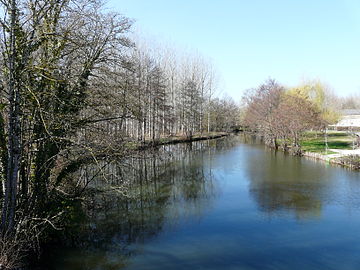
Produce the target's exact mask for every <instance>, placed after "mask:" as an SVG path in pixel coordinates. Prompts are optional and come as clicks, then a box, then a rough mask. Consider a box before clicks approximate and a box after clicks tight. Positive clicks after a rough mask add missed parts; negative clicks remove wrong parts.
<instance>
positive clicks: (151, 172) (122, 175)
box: [43, 136, 360, 270]
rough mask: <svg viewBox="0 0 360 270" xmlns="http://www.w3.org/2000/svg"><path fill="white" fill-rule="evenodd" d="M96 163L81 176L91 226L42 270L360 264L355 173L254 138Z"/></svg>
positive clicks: (352, 266) (335, 266)
mask: <svg viewBox="0 0 360 270" xmlns="http://www.w3.org/2000/svg"><path fill="white" fill-rule="evenodd" d="M124 163H125V166H124ZM98 165H101V166H88V167H86V168H83V169H82V171H81V172H80V173H79V176H80V178H79V183H81V184H82V185H84V186H85V185H87V186H88V187H89V188H90V189H89V190H90V193H89V194H88V197H87V200H86V201H85V202H84V208H83V209H84V213H85V214H86V216H87V219H86V220H87V222H84V223H81V224H75V226H74V227H76V228H79V227H80V228H81V229H80V230H77V231H76V234H74V235H73V242H72V245H70V246H71V247H68V248H65V247H59V248H58V249H57V251H53V250H52V251H51V252H49V253H50V254H49V256H48V263H47V264H46V267H44V268H43V269H59V270H60V269H61V270H63V269H69V270H87V269H89V270H90V269H109V270H110V269H128V270H129V269H134V270H135V269H136V270H139V269H146V270H149V269H154V270H159V269H172V270H180V269H181V270H183V269H213V270H215V269H261V270H263V269H299V270H300V269H358V268H357V266H358V265H360V259H358V256H357V254H358V253H359V252H360V245H359V244H358V243H359V242H360V238H359V236H358V235H360V181H359V180H360V178H359V174H358V173H356V172H351V171H347V170H344V169H342V168H337V167H330V166H329V165H326V164H324V163H316V162H314V161H311V160H306V159H304V158H298V157H292V156H288V155H286V154H283V153H281V152H273V151H270V150H268V149H266V148H265V147H264V146H263V145H262V144H261V142H260V141H259V140H257V139H256V138H254V137H249V136H241V137H231V138H227V139H222V140H213V141H207V142H197V143H193V144H179V145H175V146H166V147H163V148H161V149H160V150H159V152H157V153H155V152H148V153H146V154H144V155H142V156H138V157H134V158H131V159H128V160H126V161H122V162H121V163H120V164H119V163H117V162H110V163H105V162H104V164H98ZM99 167H100V168H102V169H101V170H99ZM105 179H106V180H105ZM124 187H126V189H124ZM80 225H81V226H80ZM337 257H338V258H346V259H344V260H334V258H337ZM344 261H346V263H345V264H344Z"/></svg>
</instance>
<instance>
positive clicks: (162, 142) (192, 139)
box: [128, 132, 233, 150]
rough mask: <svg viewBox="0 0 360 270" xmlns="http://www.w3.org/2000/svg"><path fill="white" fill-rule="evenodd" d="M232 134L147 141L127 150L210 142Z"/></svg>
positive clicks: (199, 135)
mask: <svg viewBox="0 0 360 270" xmlns="http://www.w3.org/2000/svg"><path fill="white" fill-rule="evenodd" d="M231 134H233V133H232V132H209V133H208V132H205V133H199V134H194V135H193V136H180V135H179V136H170V137H164V138H160V139H157V140H154V141H153V140H148V141H145V142H130V143H129V145H128V146H129V148H132V149H136V150H145V149H147V148H151V147H157V146H162V145H170V144H178V143H189V142H196V141H204V140H212V139H219V138H223V137H227V136H230V135H231Z"/></svg>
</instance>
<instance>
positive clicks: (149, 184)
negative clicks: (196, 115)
mask: <svg viewBox="0 0 360 270" xmlns="http://www.w3.org/2000/svg"><path fill="white" fill-rule="evenodd" d="M235 140H236V139H234V140H231V139H230V140H229V139H226V140H210V141H204V142H194V143H190V144H177V145H171V146H163V147H161V148H160V149H158V151H152V152H151V151H149V152H146V153H143V154H141V155H139V156H136V157H132V158H129V159H126V160H122V161H112V162H107V163H106V162H105V161H103V162H101V163H100V164H97V165H96V166H94V165H92V166H86V167H84V168H82V169H81V171H80V172H79V175H78V177H79V183H81V184H82V185H84V186H87V189H88V190H89V192H87V196H86V199H85V201H84V202H83V211H84V214H85V215H86V217H87V218H86V221H85V222H81V223H80V224H79V223H77V224H74V228H77V229H76V236H75V235H73V239H72V240H73V241H72V247H69V248H67V249H62V250H61V253H65V255H64V254H61V255H60V256H59V254H54V253H53V256H55V258H53V259H55V260H56V258H57V257H60V258H61V257H62V258H64V257H65V258H67V260H68V262H67V263H65V264H64V263H60V264H58V267H59V268H55V269H121V268H122V267H124V266H125V265H126V264H127V260H128V258H129V257H131V256H132V255H135V254H136V253H137V252H139V251H138V250H136V248H134V247H135V246H136V244H141V243H144V242H146V241H150V240H151V239H152V238H154V237H155V236H157V235H158V234H159V233H161V232H166V231H169V230H176V228H177V226H180V225H181V223H183V222H187V220H190V219H191V220H194V219H201V217H202V216H203V214H204V213H205V212H206V211H207V209H209V208H210V207H211V202H212V200H213V199H214V198H215V196H216V195H217V190H218V189H217V188H216V186H215V185H216V181H214V176H213V174H212V170H211V159H212V153H213V152H214V151H215V152H216V151H218V150H219V149H223V148H230V147H232V145H233V144H234V143H235ZM205 163H207V164H208V166H204V164H205ZM78 228H80V230H79V229H78ZM52 265H56V264H54V263H52ZM59 265H60V266H59Z"/></svg>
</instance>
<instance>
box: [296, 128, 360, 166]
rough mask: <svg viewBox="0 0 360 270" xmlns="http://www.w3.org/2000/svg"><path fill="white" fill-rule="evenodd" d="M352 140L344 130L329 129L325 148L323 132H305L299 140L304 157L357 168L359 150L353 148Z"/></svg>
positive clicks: (359, 163)
mask: <svg viewBox="0 0 360 270" xmlns="http://www.w3.org/2000/svg"><path fill="white" fill-rule="evenodd" d="M353 140H354V137H353V136H352V135H351V134H349V133H347V132H345V131H329V132H328V134H327V141H328V149H326V144H325V138H324V134H323V133H316V132H307V133H306V134H305V135H304V137H303V139H302V141H301V148H302V150H303V154H304V156H306V157H310V158H314V159H318V160H323V161H326V162H328V163H331V164H337V165H341V166H345V167H348V168H350V169H354V170H359V169H360V155H359V154H358V153H359V150H353Z"/></svg>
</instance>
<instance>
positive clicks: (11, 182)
mask: <svg viewBox="0 0 360 270" xmlns="http://www.w3.org/2000/svg"><path fill="white" fill-rule="evenodd" d="M0 7H1V13H0V14H1V19H0V24H1V30H0V31H1V35H0V36H1V39H0V53H1V58H0V65H1V72H0V90H1V104H0V105H1V106H0V109H1V114H0V152H1V153H0V182H1V184H2V185H1V189H0V200H1V223H0V245H1V246H0V264H1V265H2V266H1V267H7V268H10V267H15V266H16V263H17V262H18V260H19V257H20V256H21V254H23V251H24V250H23V248H24V247H28V246H29V244H34V243H36V242H37V241H38V239H39V236H40V235H41V233H42V232H43V231H44V230H46V229H47V228H48V227H53V228H56V226H57V222H58V221H59V220H60V219H61V218H64V216H66V213H64V211H63V210H64V209H63V208H62V207H61V205H62V203H63V201H64V200H65V199H69V198H75V197H76V196H78V195H79V194H78V192H77V188H76V187H77V186H76V183H72V184H70V185H69V181H68V180H69V179H68V176H69V175H70V174H71V173H73V172H74V171H76V170H78V169H79V168H80V166H81V164H83V163H84V162H87V161H89V160H91V161H94V162H97V160H98V159H99V158H103V157H104V156H106V155H110V154H117V155H126V153H127V152H128V151H129V141H149V140H158V139H160V138H161V137H163V136H170V135H175V134H181V135H186V136H192V135H193V134H195V133H198V132H200V133H201V132H203V131H218V130H229V129H230V128H231V126H232V125H234V124H236V123H234V121H233V120H232V119H231V118H232V117H231V116H232V114H233V113H235V112H236V111H237V106H236V104H235V103H234V102H233V101H231V100H229V99H223V100H221V99H216V98H215V94H214V93H215V91H216V87H215V85H216V84H215V77H216V76H215V74H214V72H213V68H212V67H211V65H209V64H206V61H205V60H203V59H202V58H201V57H187V58H185V60H184V59H183V58H181V57H179V56H174V55H176V54H175V53H166V52H165V51H166V50H163V51H162V50H151V49H150V48H145V47H143V46H140V45H139V44H138V43H137V42H134V41H133V40H131V39H130V38H129V34H128V33H129V30H130V28H131V25H132V21H131V20H129V19H128V18H126V17H124V16H122V15H119V14H116V13H111V12H107V11H104V9H103V3H102V1H100V0H47V1H42V0H1V1H0ZM154 51H155V52H154ZM220 111H221V113H219V112H220ZM230 120H231V121H232V122H230ZM70 182H71V181H70ZM68 186H70V187H71V188H68ZM10 254H11V256H10ZM1 267H0V268H1Z"/></svg>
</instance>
